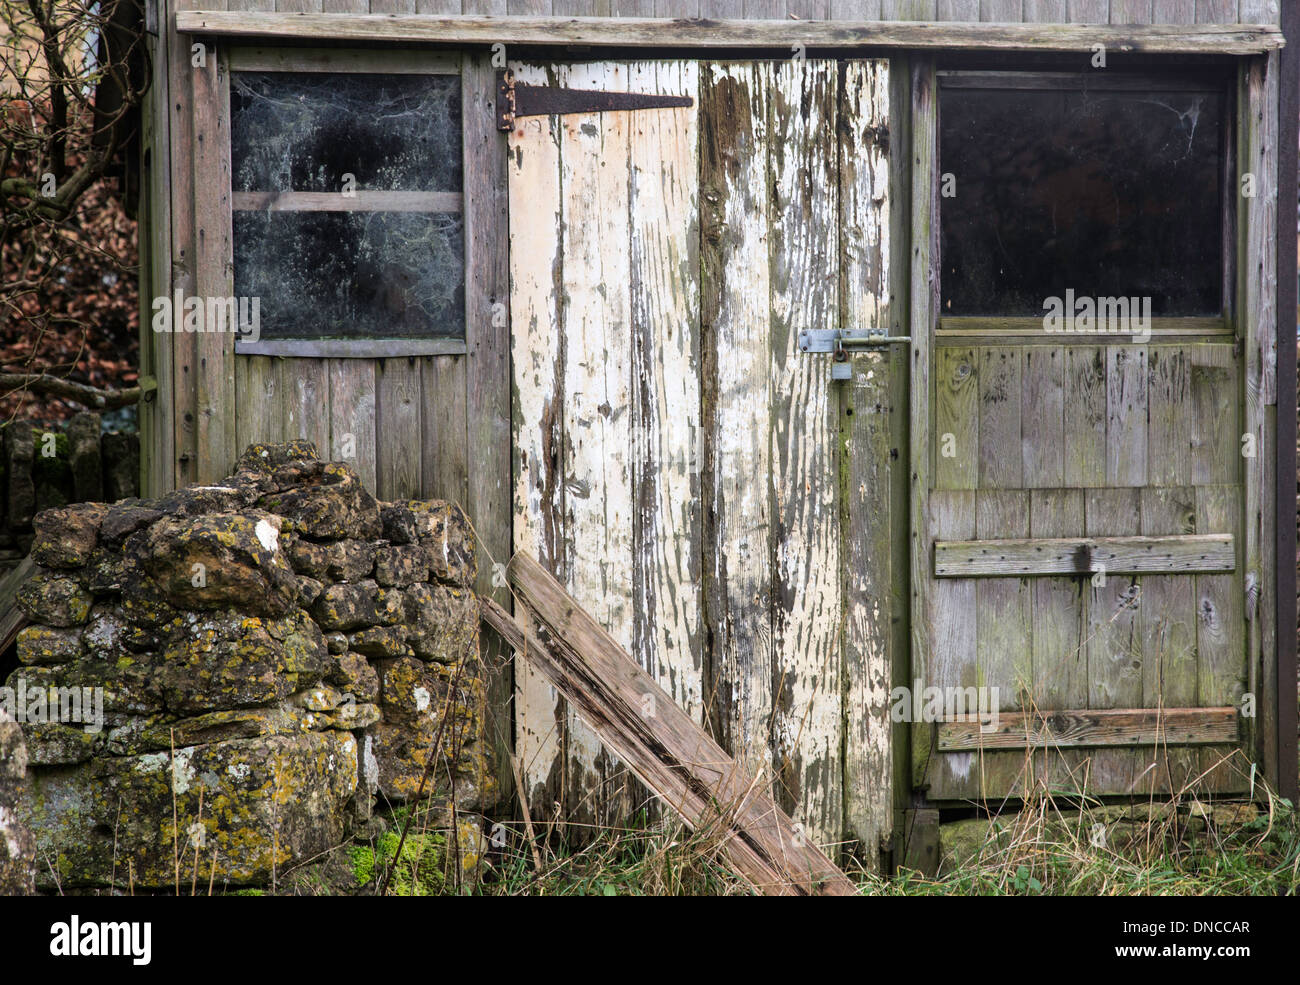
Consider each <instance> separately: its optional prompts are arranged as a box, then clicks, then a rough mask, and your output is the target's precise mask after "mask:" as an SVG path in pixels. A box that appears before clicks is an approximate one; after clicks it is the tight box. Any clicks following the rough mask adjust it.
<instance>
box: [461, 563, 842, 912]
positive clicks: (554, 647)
mask: <svg viewBox="0 0 1300 985" xmlns="http://www.w3.org/2000/svg"><path fill="white" fill-rule="evenodd" d="M506 576H507V578H508V580H509V582H510V584H511V586H512V588H513V589H514V591H515V595H516V598H517V599H518V600H519V601H521V602H522V603H523V604H524V606H525V607H526V608H527V609H528V610H529V611H530V613H531V614H532V616H533V617H534V618H536V619H537V620H538V622H539V623H540V624H541V625H542V626H543V627H544V628H545V630H546V633H547V636H548V640H547V643H546V645H545V647H544V648H543V649H544V650H545V653H544V654H542V655H540V660H539V655H538V654H537V653H536V651H537V649H538V646H537V645H536V644H535V643H532V644H530V643H527V642H526V641H524V640H520V636H521V635H522V633H521V631H520V630H519V627H518V623H514V621H513V620H510V619H509V617H508V616H505V613H504V611H503V610H501V609H500V608H499V607H498V606H495V605H494V604H493V603H491V602H488V603H486V604H485V605H484V613H485V615H487V616H488V618H489V621H490V622H491V624H492V625H493V626H494V627H495V628H496V629H497V630H498V631H499V632H501V633H502V635H503V636H505V637H506V638H507V639H508V640H509V641H510V642H511V645H512V646H514V647H516V651H517V652H523V653H524V656H525V659H532V660H534V662H536V663H538V665H539V667H540V669H541V670H542V672H543V673H546V674H547V675H548V676H549V677H550V679H551V682H552V684H554V685H555V687H556V688H557V689H558V690H560V691H561V693H563V694H564V696H565V697H566V698H567V699H568V701H569V705H570V707H571V708H574V709H577V710H578V711H579V712H580V713H581V714H582V716H583V717H584V719H586V721H587V723H588V724H589V725H590V726H591V727H592V728H593V729H594V730H595V731H596V732H597V733H598V734H599V735H600V737H601V739H602V741H603V742H604V743H605V744H606V745H607V746H608V747H609V748H611V749H612V750H614V751H615V752H616V753H617V754H618V756H619V757H620V758H621V759H622V760H623V761H624V762H625V763H626V764H627V765H628V766H629V767H630V768H631V769H632V770H633V771H634V772H635V773H636V774H637V776H638V777H639V778H640V779H641V780H642V782H644V783H645V784H646V786H648V787H650V788H651V789H652V790H655V791H656V792H658V793H659V794H660V796H662V797H663V798H664V800H666V801H667V802H668V803H669V805H670V806H672V807H673V808H674V809H675V810H678V811H679V812H680V813H681V814H682V816H683V818H684V819H685V820H686V821H687V823H688V824H691V825H696V824H699V823H700V822H701V821H707V820H708V817H709V814H710V813H711V812H714V811H718V812H721V816H722V817H723V819H724V820H725V822H726V823H727V826H728V827H729V828H730V829H731V832H734V836H733V837H729V838H728V840H727V841H726V843H725V844H724V850H725V851H726V852H727V853H728V855H729V856H731V857H732V858H733V861H737V860H739V861H738V862H737V867H738V868H740V869H741V870H742V875H745V877H746V878H750V879H751V880H752V881H754V882H755V885H756V886H757V888H759V889H761V890H763V891H764V892H769V893H778V894H783V895H784V894H800V895H803V894H819V895H834V896H848V895H853V894H854V893H855V892H856V890H855V889H854V886H853V884H852V883H851V882H850V881H849V879H848V877H846V876H845V875H844V873H843V872H841V871H840V870H839V868H837V867H836V866H835V865H834V863H832V862H831V861H830V859H828V858H827V857H826V856H825V855H824V854H823V853H822V852H821V850H820V849H818V848H817V846H815V845H813V844H812V843H811V842H810V841H809V840H808V839H807V838H806V837H804V836H803V835H802V834H801V832H800V831H799V830H798V829H797V828H796V827H795V825H794V822H793V821H791V820H790V818H789V817H788V816H787V815H786V814H785V813H783V812H782V811H781V810H779V809H778V808H777V806H776V804H775V803H773V801H772V800H771V798H769V797H768V796H766V795H765V794H764V793H763V792H762V790H761V789H760V786H759V784H758V782H757V781H756V780H755V779H753V778H752V777H750V776H749V775H748V774H747V773H746V772H745V770H744V769H743V768H742V767H741V766H740V765H739V764H738V763H737V762H736V761H735V760H734V759H732V758H731V757H730V756H728V755H727V754H726V753H725V752H724V751H723V750H722V747H721V746H719V745H718V744H717V743H716V742H714V741H713V740H712V739H710V738H709V737H708V735H707V734H706V733H705V732H704V730H703V729H701V728H700V727H699V726H698V725H697V724H695V722H693V721H692V720H691V718H690V716H689V715H688V714H687V713H686V712H685V711H683V710H682V709H681V708H679V707H678V706H677V705H676V704H675V703H674V702H673V700H672V698H671V697H670V696H669V695H668V693H667V692H666V691H664V690H663V689H662V688H661V687H659V685H658V684H656V683H655V681H654V678H652V677H651V676H650V675H649V674H647V673H646V672H645V671H644V670H642V669H641V668H640V667H639V666H637V664H636V662H635V661H634V660H633V659H632V658H631V657H630V656H629V655H628V653H627V651H626V650H624V649H623V648H622V647H620V646H619V645H618V644H617V643H616V642H615V641H614V639H613V637H611V636H610V635H609V634H608V633H607V632H605V630H604V629H602V628H601V626H600V625H599V624H598V623H597V622H596V621H595V620H594V619H593V618H592V617H591V616H590V615H588V614H587V613H586V612H585V611H584V610H583V609H582V608H581V607H580V606H579V605H578V603H577V602H576V601H575V600H574V598H573V596H571V595H569V594H568V593H567V592H566V591H565V590H564V589H563V587H561V585H560V583H559V582H557V581H556V580H555V579H554V578H552V577H551V576H550V575H549V574H547V573H546V571H545V569H543V568H542V566H541V565H540V564H538V563H537V562H536V561H535V560H533V559H532V558H531V557H528V556H527V555H525V554H516V555H515V556H514V557H513V558H512V559H511V561H510V564H509V565H508V566H507V569H506ZM511 623H513V627H512V625H511ZM521 643H522V644H524V646H525V649H524V650H522V651H520V650H519V646H520V644H521ZM547 657H549V658H550V660H549V661H548V660H547ZM548 664H549V665H548ZM557 671H558V673H557ZM729 833H730V832H729ZM756 859H757V860H759V861H761V863H762V864H761V865H757V864H755V860H756ZM746 870H748V871H746ZM751 873H752V875H751ZM773 876H774V878H773Z"/></svg>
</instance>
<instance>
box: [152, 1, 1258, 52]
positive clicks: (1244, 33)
mask: <svg viewBox="0 0 1300 985" xmlns="http://www.w3.org/2000/svg"><path fill="white" fill-rule="evenodd" d="M176 29H177V30H178V31H180V32H181V33H183V34H213V35H218V36H225V37H250V38H282V39H305V40H322V41H323V40H333V41H393V42H426V43H441V44H476V45H491V44H497V43H501V44H536V45H556V44H565V45H572V44H583V45H591V46H593V47H642V46H651V47H656V48H781V49H784V50H786V51H788V50H789V49H790V46H791V45H795V44H802V45H804V46H805V47H808V48H841V47H867V48H914V49H955V48H967V49H984V50H999V51H1063V52H1070V51H1072V52H1091V51H1093V50H1094V49H1095V47H1096V46H1097V45H1104V46H1105V47H1106V50H1107V51H1110V52H1151V53H1161V54H1184V55H1187V54H1214V55H1253V54H1258V53H1260V52H1264V51H1271V50H1273V49H1276V48H1281V47H1282V44H1283V39H1282V32H1281V31H1280V30H1279V29H1278V28H1277V27H1275V26H1269V25H1257V24H1150V25H1149V24H1097V25H1083V24H962V23H955V22H924V21H885V22H878V21H820V20H808V21H788V20H706V19H699V18H677V19H672V18H645V17H640V18H633V17H626V18H624V17H619V18H613V17H479V16H449V17H439V16H429V15H420V14H406V15H387V14H318V13H254V12H248V11H233V10H232V11H212V10H181V11H177V13H176Z"/></svg>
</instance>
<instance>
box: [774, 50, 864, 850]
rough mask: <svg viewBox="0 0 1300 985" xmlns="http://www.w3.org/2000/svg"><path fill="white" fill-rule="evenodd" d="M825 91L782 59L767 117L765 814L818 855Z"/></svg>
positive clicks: (832, 275)
mask: <svg viewBox="0 0 1300 985" xmlns="http://www.w3.org/2000/svg"><path fill="white" fill-rule="evenodd" d="M837 88H838V70H837V66H836V64H835V62H833V61H820V60H819V61H812V60H803V59H792V60H788V61H785V62H782V63H780V64H779V65H778V67H777V69H776V71H775V73H774V79H773V92H772V99H771V103H770V114H771V117H770V120H771V122H770V133H771V143H770V148H771V151H770V154H769V187H771V188H772V189H773V190H774V196H773V201H772V203H771V206H770V208H771V231H770V233H769V239H768V245H769V255H770V263H769V265H770V269H771V277H772V280H771V309H772V310H771V333H772V334H771V347H770V363H769V369H768V376H769V378H770V379H771V381H772V382H771V389H772V418H771V421H772V431H771V441H772V452H771V455H772V482H771V488H772V495H773V509H772V519H773V524H772V545H773V554H774V557H773V561H774V564H773V590H772V662H773V668H772V670H773V680H774V705H775V706H774V709H773V716H772V722H773V736H772V739H773V745H774V755H775V759H776V769H777V777H778V785H777V796H778V801H777V802H778V803H781V804H783V805H784V806H785V807H786V809H787V810H789V811H792V812H793V813H792V816H793V817H794V818H795V820H796V821H797V822H800V823H802V824H803V825H804V830H806V831H807V832H808V833H810V834H811V835H812V836H813V838H815V839H816V840H817V841H818V842H819V843H821V844H826V843H828V842H831V841H837V840H838V839H839V834H840V828H841V823H842V816H841V815H842V809H843V808H842V800H841V794H842V788H841V783H840V779H841V769H842V762H841V741H842V734H841V733H842V727H841V724H842V723H841V717H842V707H841V704H840V687H839V683H840V614H841V598H840V551H839V548H840V539H839V512H838V503H837V498H838V497H837V492H838V489H837V486H838V482H837V471H836V455H835V445H836V443H835V440H834V436H833V432H832V430H831V429H832V427H833V425H834V423H835V421H836V419H837V417H838V394H836V393H833V392H832V390H831V387H830V380H829V379H828V373H827V372H826V367H825V365H824V363H823V362H822V361H821V360H810V359H808V358H807V357H806V356H805V355H804V354H803V353H801V352H800V351H799V346H798V337H799V332H801V331H804V330H808V329H813V328H821V327H823V326H825V325H829V324H834V323H835V321H836V319H837V317H838V307H839V298H838V288H839V269H838V266H839V250H838V249H837V240H838V236H837V229H838V224H839V208H838V205H839V203H838V182H837V172H838V164H839V161H838V153H837V147H836V137H837V128H836V125H835V119H836V109H837V107H836V102H837ZM751 481H752V477H751Z"/></svg>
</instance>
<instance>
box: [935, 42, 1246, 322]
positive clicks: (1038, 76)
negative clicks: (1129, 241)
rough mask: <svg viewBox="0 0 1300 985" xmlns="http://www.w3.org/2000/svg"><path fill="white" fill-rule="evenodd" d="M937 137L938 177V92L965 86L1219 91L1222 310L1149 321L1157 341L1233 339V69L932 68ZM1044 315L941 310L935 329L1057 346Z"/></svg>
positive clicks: (939, 268) (938, 215)
mask: <svg viewBox="0 0 1300 985" xmlns="http://www.w3.org/2000/svg"><path fill="white" fill-rule="evenodd" d="M935 82H936V98H935V137H936V143H935V148H934V162H933V170H934V177H935V181H936V182H937V181H938V179H939V176H940V174H941V173H942V170H943V168H942V161H940V159H939V146H938V137H939V134H940V133H941V132H942V126H943V121H942V119H941V110H940V107H941V104H942V100H941V99H940V98H939V93H940V92H941V91H942V90H943V89H945V88H962V89H974V90H983V91H996V90H1000V89H1002V90H1005V89H1056V90H1060V89H1076V88H1079V87H1080V85H1079V84H1080V83H1084V84H1086V86H1087V88H1089V89H1092V90H1112V91H1124V92H1153V91H1154V92H1205V91H1212V92H1217V93H1219V95H1220V96H1221V98H1222V100H1223V127H1222V133H1221V134H1220V148H1219V150H1220V156H1221V168H1222V172H1223V173H1222V178H1223V180H1222V182H1221V198H1220V202H1219V210H1220V218H1221V220H1222V224H1221V238H1222V243H1221V249H1220V271H1221V286H1220V303H1221V308H1220V313H1219V314H1218V315H1175V316H1166V317H1158V318H1152V319H1151V336H1152V339H1153V340H1154V339H1156V338H1162V339H1165V340H1167V341H1172V340H1177V339H1182V338H1193V339H1194V338H1208V339H1210V340H1214V339H1216V338H1217V339H1220V340H1221V339H1222V337H1224V336H1227V337H1232V336H1234V334H1236V332H1237V327H1236V324H1235V322H1236V319H1235V318H1234V315H1233V313H1234V311H1235V310H1236V304H1237V292H1238V285H1237V269H1236V266H1237V239H1238V210H1237V194H1236V192H1237V184H1236V183H1237V155H1238V138H1237V133H1238V112H1239V107H1238V102H1239V86H1238V83H1237V79H1236V76H1235V73H1234V74H1233V75H1231V76H1229V75H1227V74H1226V73H1225V74H1224V75H1223V76H1222V77H1218V76H1217V75H1215V76H1213V77H1211V79H1210V81H1206V80H1205V78H1204V77H1199V78H1198V77H1197V76H1196V75H1195V69H1194V68H1191V67H1178V66H1175V67H1173V70H1172V71H1165V72H1154V71H1144V70H1141V69H1107V70H1099V69H1095V70H1091V71H1090V70H1086V69H1064V68H1062V69H1057V68H1042V67H1033V68H1030V67H1026V68H1024V69H996V70H995V69H987V68H937V69H936V71H935ZM933 208H934V215H933V222H934V243H933V251H934V256H933V262H934V268H933V269H934V270H935V273H936V278H940V279H941V278H942V275H943V257H942V255H941V251H942V242H943V237H942V226H941V223H942V209H943V203H942V201H941V198H940V196H939V195H938V194H937V192H936V194H935V195H934V206H933ZM942 289H943V288H942V283H941V281H939V280H937V281H936V284H935V297H936V306H938V304H939V301H938V299H939V298H941V297H942ZM1042 323H1043V320H1042V318H1041V317H1039V316H1035V315H997V314H983V315H944V314H943V313H942V311H941V310H940V311H938V312H937V315H936V318H935V324H934V334H935V338H936V341H937V342H938V343H939V344H941V345H942V344H960V343H961V342H971V343H978V344H981V345H988V344H998V343H1006V344H1012V345H1024V344H1033V343H1036V342H1038V343H1052V344H1059V343H1060V341H1061V338H1060V336H1059V335H1054V334H1050V333H1046V332H1044V331H1043V327H1042ZM1124 340H1131V336H1130V335H1127V334H1125V333H1117V334H1115V336H1114V338H1113V339H1112V341H1116V342H1119V341H1124Z"/></svg>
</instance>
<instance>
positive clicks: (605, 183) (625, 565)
mask: <svg viewBox="0 0 1300 985" xmlns="http://www.w3.org/2000/svg"><path fill="white" fill-rule="evenodd" d="M557 82H558V84H560V85H563V86H568V87H570V88H574V89H592V90H605V91H613V92H619V91H623V92H625V91H627V88H628V78H627V66H626V65H623V64H618V63H607V62H606V63H593V64H589V65H567V66H561V67H560V68H559V70H558V72H557ZM632 115H633V114H630V113H603V114H595V113H592V114H573V115H564V116H561V117H559V126H560V138H559V139H560V202H561V208H562V210H563V216H564V220H563V224H562V226H561V233H560V244H561V246H560V249H561V251H562V255H563V257H564V264H563V270H562V273H561V280H560V284H559V290H560V292H561V297H562V298H563V304H564V307H565V312H564V346H565V357H564V360H563V366H564V394H565V400H564V405H563V410H562V414H561V426H562V428H563V433H564V442H563V445H562V458H561V461H562V463H563V464H562V468H563V474H564V476H565V481H566V483H567V484H568V486H569V495H568V497H567V500H566V503H565V515H564V521H565V538H566V540H570V541H571V542H572V544H573V548H572V551H571V554H570V557H571V561H570V565H569V567H568V570H567V572H566V575H567V577H566V578H565V579H564V581H565V583H566V584H567V585H568V587H569V590H570V591H571V592H572V593H573V594H574V596H575V597H576V598H577V599H578V601H579V602H580V603H582V604H583V605H584V606H586V607H587V608H588V609H589V611H590V612H591V614H592V615H593V616H594V617H595V618H596V619H597V620H598V621H599V622H600V624H601V625H602V626H603V627H604V628H605V630H606V631H607V632H609V633H610V635H611V636H613V638H614V639H615V640H617V641H618V643H619V645H620V646H622V647H624V648H630V647H631V645H632V599H631V597H630V593H629V592H628V591H627V589H628V585H629V582H630V580H631V575H632V568H633V564H634V558H633V547H632V518H633V504H632V472H631V468H632V462H631V450H632V420H631V417H632V395H631V354H632V335H631V329H630V326H629V320H630V319H629V310H630V299H629V295H628V281H629V268H628V245H629V242H630V232H629V225H628V224H629V211H628V209H629V203H628V138H629V127H630V126H631V125H632V124H631V117H632ZM565 753H566V764H565V770H566V775H567V781H568V782H567V787H566V790H565V797H566V800H565V802H564V806H565V809H566V814H567V817H568V819H569V820H573V821H576V822H577V823H580V824H587V823H595V822H597V821H598V820H604V819H606V818H607V815H606V814H605V808H606V804H607V802H608V801H610V800H611V798H614V797H615V796H617V791H618V789H619V787H620V784H621V783H624V782H625V780H623V778H621V777H620V775H619V774H620V772H621V768H620V767H618V766H617V765H616V764H614V763H613V762H612V761H611V760H610V757H609V756H608V754H607V753H606V752H605V751H604V750H603V749H602V747H601V745H600V741H599V739H598V738H597V737H596V735H595V733H594V732H593V731H592V730H591V729H590V727H589V726H588V725H586V723H584V722H582V721H581V720H580V719H578V718H577V717H576V715H575V714H574V713H573V711H572V709H571V710H570V712H569V717H568V745H567V748H566V750H565Z"/></svg>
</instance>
